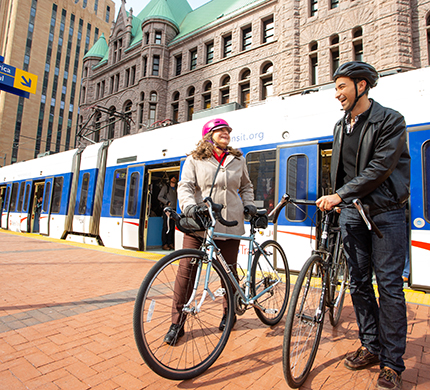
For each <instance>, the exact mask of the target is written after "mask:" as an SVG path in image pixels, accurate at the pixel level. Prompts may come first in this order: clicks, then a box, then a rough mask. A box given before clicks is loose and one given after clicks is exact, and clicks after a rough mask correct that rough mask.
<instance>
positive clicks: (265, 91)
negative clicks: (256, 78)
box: [260, 62, 273, 100]
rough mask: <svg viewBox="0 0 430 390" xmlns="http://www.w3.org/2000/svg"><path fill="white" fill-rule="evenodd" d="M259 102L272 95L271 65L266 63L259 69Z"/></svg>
mask: <svg viewBox="0 0 430 390" xmlns="http://www.w3.org/2000/svg"><path fill="white" fill-rule="evenodd" d="M260 80H261V81H260V82H261V100H265V99H266V98H267V97H268V96H272V95H273V63H272V62H267V63H265V64H264V65H263V67H262V68H261V77H260Z"/></svg>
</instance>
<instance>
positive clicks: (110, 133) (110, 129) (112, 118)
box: [108, 106, 116, 139]
mask: <svg viewBox="0 0 430 390" xmlns="http://www.w3.org/2000/svg"><path fill="white" fill-rule="evenodd" d="M115 112H116V108H115V106H112V107H111V108H109V126H108V139H114V138H115Z"/></svg>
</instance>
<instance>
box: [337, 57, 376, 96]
mask: <svg viewBox="0 0 430 390" xmlns="http://www.w3.org/2000/svg"><path fill="white" fill-rule="evenodd" d="M339 77H349V78H351V79H355V80H366V81H367V87H368V88H366V89H367V90H368V89H370V88H373V87H376V84H378V78H379V75H378V72H377V71H376V69H375V68H374V67H373V66H372V65H370V64H367V63H366V62H361V61H351V62H346V63H345V64H342V65H341V66H339V68H337V70H336V72H334V75H333V79H334V81H336V79H337V78H339Z"/></svg>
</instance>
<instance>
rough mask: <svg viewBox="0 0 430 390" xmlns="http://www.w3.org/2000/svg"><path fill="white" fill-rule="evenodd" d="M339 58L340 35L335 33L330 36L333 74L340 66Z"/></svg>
mask: <svg viewBox="0 0 430 390" xmlns="http://www.w3.org/2000/svg"><path fill="white" fill-rule="evenodd" d="M339 58H340V57H339V35H337V34H335V35H332V36H331V37H330V73H331V75H332V76H333V74H334V72H336V69H337V68H339V65H340V62H339Z"/></svg>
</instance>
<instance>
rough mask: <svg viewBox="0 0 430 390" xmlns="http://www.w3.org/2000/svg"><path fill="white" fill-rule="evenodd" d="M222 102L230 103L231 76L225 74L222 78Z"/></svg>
mask: <svg viewBox="0 0 430 390" xmlns="http://www.w3.org/2000/svg"><path fill="white" fill-rule="evenodd" d="M220 94H221V99H220V101H221V104H227V103H230V76H228V75H227V76H224V77H223V78H222V79H221V86H220Z"/></svg>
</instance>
